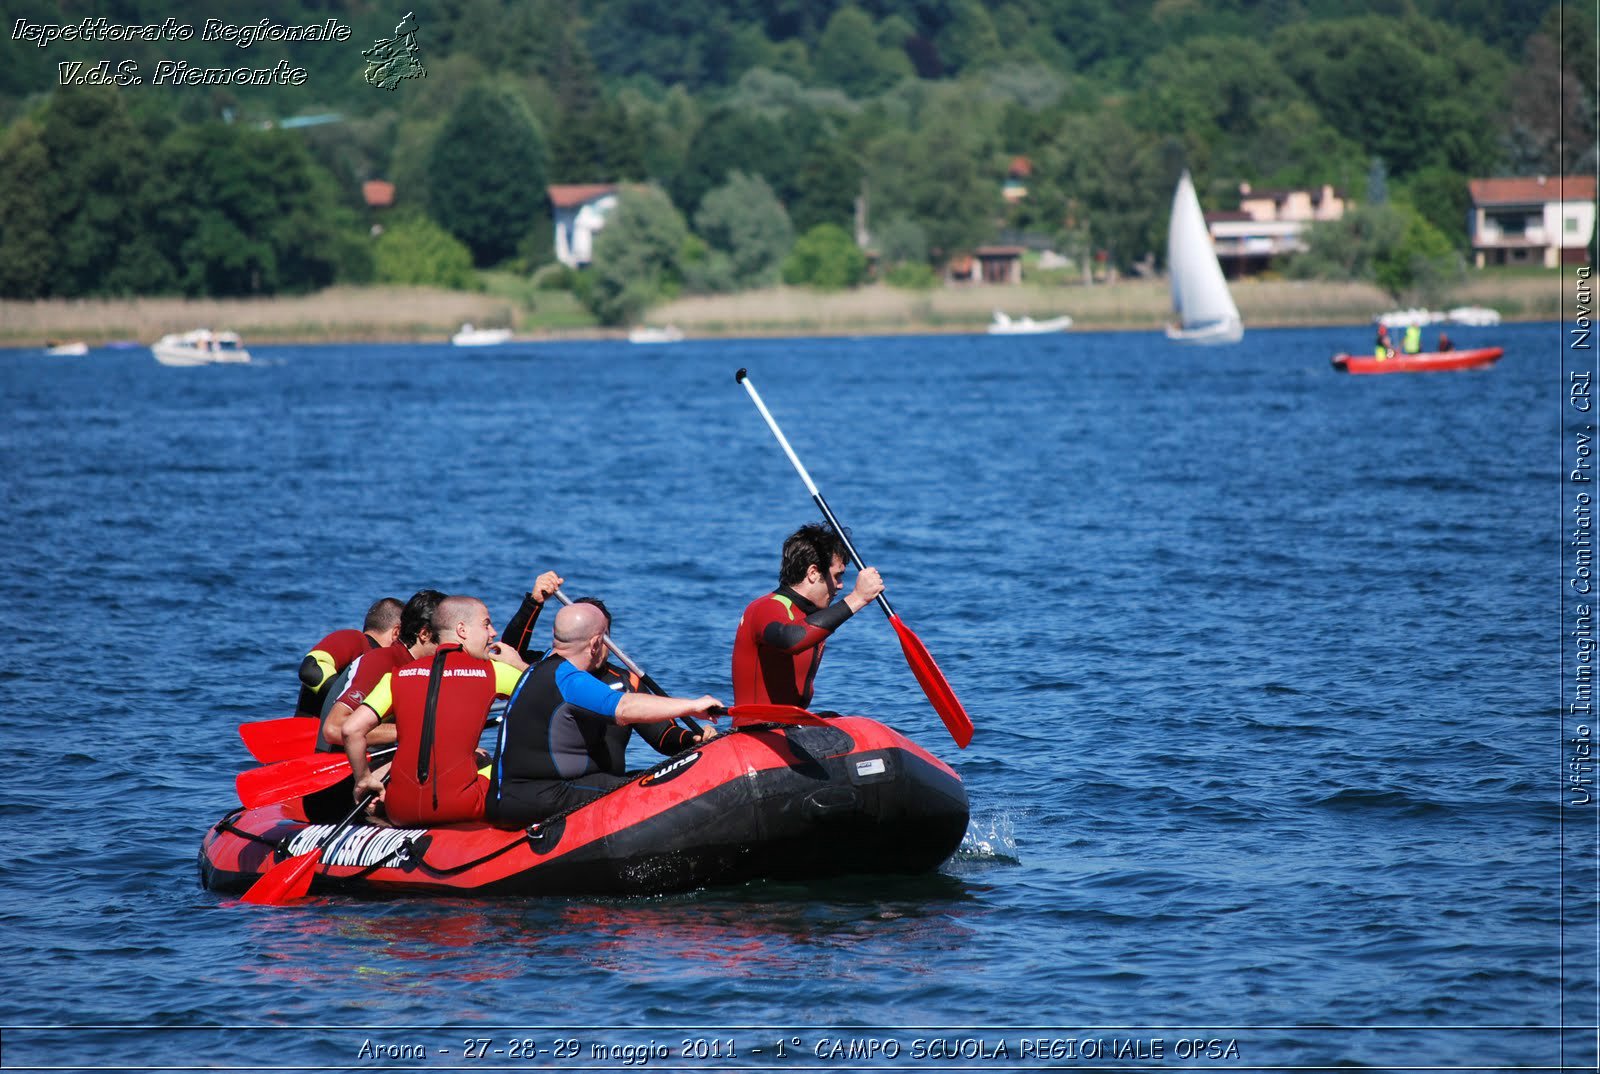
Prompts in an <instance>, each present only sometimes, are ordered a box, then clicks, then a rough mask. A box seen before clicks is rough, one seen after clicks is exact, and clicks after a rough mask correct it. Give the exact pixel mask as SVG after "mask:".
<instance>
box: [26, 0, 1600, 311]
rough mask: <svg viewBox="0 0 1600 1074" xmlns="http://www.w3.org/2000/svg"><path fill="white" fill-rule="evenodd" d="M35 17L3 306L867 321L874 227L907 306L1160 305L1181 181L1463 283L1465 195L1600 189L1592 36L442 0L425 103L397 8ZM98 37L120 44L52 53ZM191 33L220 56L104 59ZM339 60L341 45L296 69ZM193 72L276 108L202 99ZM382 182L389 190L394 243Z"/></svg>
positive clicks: (1428, 6) (1426, 24) (1510, 26)
mask: <svg viewBox="0 0 1600 1074" xmlns="http://www.w3.org/2000/svg"><path fill="white" fill-rule="evenodd" d="M10 6H11V8H12V10H10V11H8V18H9V19H10V20H11V22H10V25H8V27H7V31H8V34H9V38H8V40H7V43H6V54H5V55H6V61H7V62H6V63H5V64H0V295H3V296H7V297H25V298H26V297H47V296H82V295H122V294H154V293H182V294H190V295H241V294H272V293H281V292H291V291H303V290H309V289H314V288H318V287H322V286H326V285H328V284H330V283H333V282H363V281H369V280H385V281H404V282H421V283H437V284H442V285H446V286H472V284H473V280H474V272H473V269H474V268H485V267H490V266H502V267H510V268H514V269H516V270H518V271H522V272H530V273H532V272H540V273H541V274H542V277H543V278H544V279H546V280H548V281H549V285H550V286H561V287H571V288H572V289H574V290H575V291H577V292H578V293H579V294H580V295H581V296H582V297H583V298H584V300H585V301H586V302H587V303H588V304H589V305H590V307H591V308H592V309H593V310H594V311H595V312H596V313H597V315H599V316H601V317H602V318H603V319H605V320H608V321H619V320H625V319H627V318H628V317H630V316H633V315H635V314H636V313H637V312H638V310H640V309H641V308H643V307H644V306H645V305H647V304H648V303H649V302H650V301H652V300H654V299H656V298H658V297H660V296H661V295H663V294H671V293H677V292H679V291H683V290H688V291H696V290H704V291H718V290H733V289H737V288H743V287H750V286H759V285H763V284H766V283H770V282H775V281H777V280H778V279H780V278H782V279H785V280H788V281H790V282H795V283H811V284H813V285H818V286H849V285H851V284H852V283H854V282H857V281H859V280H860V279H861V278H862V277H863V276H864V274H865V271H866V265H867V263H868V262H867V260H866V258H865V257H864V255H863V252H862V251H861V250H859V249H857V248H856V244H855V240H854V236H855V235H856V234H858V228H859V227H860V226H861V225H863V224H864V225H865V228H866V233H867V234H868V235H869V236H870V243H869V245H870V247H871V253H872V255H873V256H874V258H875V259H876V264H877V266H878V269H879V270H880V271H881V272H882V273H883V274H884V275H885V277H886V278H888V279H889V280H890V281H891V282H900V283H904V284H906V285H919V284H926V283H928V282H929V281H931V280H932V279H933V278H934V274H935V271H936V269H937V268H938V267H939V266H940V265H941V264H942V263H943V262H944V261H945V260H946V259H947V258H949V257H951V256H953V255H955V254H958V253H961V252H963V251H966V250H970V249H971V248H972V247H973V246H975V245H977V244H981V243H984V242H991V241H995V240H999V239H1005V240H1008V241H1013V242H1016V241H1021V242H1024V243H1026V244H1029V245H1034V246H1040V247H1045V246H1047V247H1050V248H1053V249H1055V250H1057V251H1060V252H1062V253H1065V254H1067V255H1068V256H1069V257H1072V258H1073V259H1075V260H1077V261H1079V262H1080V263H1082V262H1084V261H1090V262H1093V263H1095V264H1099V265H1102V266H1105V267H1114V268H1116V269H1118V270H1120V271H1123V272H1128V271H1149V270H1150V269H1151V268H1152V267H1153V266H1159V261H1160V252H1161V250H1162V248H1163V240H1164V234H1165V228H1166V215H1167V213H1166V209H1167V205H1168V203H1169V201H1170V198H1171V191H1172V184H1173V182H1174V180H1175V178H1176V176H1177V174H1178V172H1179V171H1180V170H1181V169H1182V168H1184V167H1188V168H1189V169H1191V171H1192V172H1193V173H1194V175H1195V178H1196V182H1197V185H1198V186H1199V187H1200V191H1201V200H1202V202H1203V203H1204V204H1205V206H1206V208H1208V209H1223V208H1234V207H1235V206H1236V205H1237V197H1238V188H1239V184H1240V183H1242V182H1249V183H1251V184H1252V185H1253V186H1255V187H1257V188H1263V187H1266V188H1272V187H1285V186H1320V185H1321V184H1324V183H1329V184H1332V185H1334V186H1335V187H1336V188H1338V189H1340V190H1341V191H1342V192H1344V193H1345V194H1347V195H1348V196H1350V197H1352V198H1353V199H1355V200H1356V201H1358V202H1361V203H1364V204H1367V205H1372V206H1383V207H1384V212H1386V213H1387V214H1389V220H1388V225H1387V226H1389V227H1390V230H1391V231H1392V232H1393V234H1394V235H1396V236H1398V237H1400V238H1397V240H1396V241H1401V240H1402V239H1403V241H1404V242H1406V243H1409V244H1410V247H1409V248H1410V249H1411V252H1412V253H1416V252H1418V251H1421V252H1425V253H1426V254H1427V255H1428V256H1429V257H1431V258H1433V259H1435V260H1436V261H1437V260H1438V259H1441V258H1446V257H1449V256H1452V255H1454V256H1457V257H1459V254H1460V252H1461V251H1463V250H1464V249H1465V246H1466V241H1467V239H1466V230H1465V223H1466V214H1467V205H1468V200H1467V187H1466V181H1467V179H1468V177H1471V176H1480V175H1494V174H1536V173H1545V174H1556V173H1561V172H1571V171H1593V169H1594V167H1595V158H1596V115H1595V110H1596V109H1595V102H1596V82H1595V71H1596V41H1595V25H1596V10H1595V0H1582V2H1580V3H1577V4H1567V5H1556V4H1551V3H1548V2H1545V3H1516V2H1493V0H1126V2H1123V3H1113V2H1111V0H998V2H997V0H988V2H980V0H858V2H854V3H845V2H836V0H761V2H756V0H675V2H673V3H670V4H667V3H662V2H660V0H598V2H596V0H590V2H587V3H581V4H580V3H578V2H577V0H426V2H418V3H416V4H415V5H412V6H410V8H409V9H410V10H411V11H412V12H414V14H413V16H412V19H411V20H410V21H411V22H412V23H414V25H415V32H414V35H413V36H412V37H411V38H410V39H409V41H410V43H412V44H413V45H414V46H415V53H414V56H415V58H416V59H417V60H418V61H419V62H420V63H421V65H422V66H423V68H424V69H425V72H426V74H425V76H424V77H415V78H410V79H405V80H403V81H401V82H400V83H399V84H398V85H397V86H396V87H395V88H393V89H388V90H386V89H383V88H378V87H376V86H373V85H371V84H369V83H368V82H367V80H366V79H365V77H364V75H365V73H366V60H364V59H363V56H362V52H363V50H364V49H368V48H371V47H372V46H373V45H374V43H375V42H377V41H379V40H380V39H391V40H392V39H395V32H396V24H397V23H398V22H399V21H400V19H401V16H403V15H404V14H405V13H406V12H405V10H402V9H400V8H394V9H387V8H380V7H378V6H376V5H374V4H372V3H371V2H370V0H300V3H298V4H293V3H289V4H279V5H274V14H273V15H272V16H271V18H270V20H263V19H262V17H261V11H260V8H259V7H258V6H247V5H244V4H242V3H238V2H235V0H213V2H211V3H208V4H207V5H204V6H203V7H202V6H199V5H191V4H177V5H172V4H154V3H143V2H136V0H125V2H112V3H101V4H96V5H94V11H93V13H92V15H91V14H90V12H88V11H87V10H86V8H87V7H88V5H84V4H79V3H68V2H60V3H55V4H51V3H36V2H30V0H20V2H18V3H14V4H12V5H10ZM174 9H176V12H175V10H174ZM84 19H104V20H105V22H106V23H107V24H110V25H111V27H112V29H107V28H106V27H105V26H90V27H89V28H88V30H87V31H86V32H81V33H80V34H79V36H80V37H81V36H93V37H95V39H94V40H67V39H60V38H57V39H54V40H49V41H44V40H43V39H42V38H43V36H44V35H43V34H42V33H41V31H40V30H39V29H38V28H39V27H42V26H56V27H63V26H81V24H82V20H84ZM164 20H176V21H177V22H178V23H182V24H187V25H189V26H191V27H193V29H194V31H195V33H194V35H193V36H192V37H190V38H187V39H181V40H180V39H174V38H173V37H172V35H171V34H170V33H168V34H166V35H165V36H158V37H157V39H155V40H143V39H140V40H126V39H108V38H112V37H114V35H115V34H116V31H115V29H114V28H115V27H116V26H124V27H128V26H143V27H147V28H148V27H156V26H160V25H161V24H163V21H164ZM208 20H216V22H218V23H220V24H222V26H223V29H221V30H216V29H213V30H212V32H207V24H208ZM329 20H334V21H333V23H330V22H329ZM263 21H266V22H268V23H270V24H272V28H271V29H270V32H269V31H266V30H262V29H261V28H260V24H261V23H263ZM329 25H333V26H335V27H342V28H343V32H344V39H342V40H340V39H327V40H320V39H316V38H315V37H313V38H312V39H310V40H294V41H288V40H281V38H282V37H284V36H292V35H288V34H285V33H284V32H283V31H284V29H285V28H288V29H291V30H292V29H296V28H305V27H327V26H329ZM229 26H231V27H232V28H233V31H234V32H232V33H231V34H230V33H229V32H228V31H227V29H226V27H229ZM241 29H242V30H243V31H244V35H243V36H241V35H240V33H239V32H237V31H239V30H241ZM252 35H253V36H254V37H256V38H257V39H255V40H250V41H249V43H248V45H246V44H242V43H241V42H243V41H246V40H248V38H249V37H250V36H252ZM121 36H122V37H123V38H126V37H128V36H129V34H127V33H126V32H124V33H123V34H122V35H121ZM207 38H210V39H209V40H208V39H207ZM103 61H110V62H109V64H107V65H105V66H103V67H102V68H101V74H102V75H105V76H109V77H102V78H99V79H97V78H95V77H93V76H90V77H84V75H83V72H85V71H88V72H93V71H94V70H95V65H97V64H102V62H103ZM163 61H168V62H169V66H170V61H183V62H184V63H186V64H187V65H188V67H189V68H192V69H205V68H218V69H221V70H223V71H225V72H234V71H236V70H238V69H239V68H248V69H250V70H251V71H255V70H267V69H272V68H273V67H274V65H277V70H278V76H277V77H276V78H275V79H274V80H273V81H272V82H271V84H265V85H244V84H239V81H240V80H241V79H243V78H244V77H245V76H244V75H239V76H238V77H234V76H232V75H229V76H228V78H227V80H224V84H204V83H203V82H202V84H188V83H185V82H182V81H179V80H176V79H173V78H161V79H158V78H157V72H159V71H160V70H161V68H160V67H159V65H160V64H161V63H162V62H163ZM74 63H81V65H82V66H81V67H72V66H71V65H72V64H74ZM286 69H292V70H293V71H294V72H295V75H294V77H293V78H285V77H282V76H283V72H284V71H285V70H286ZM119 72H120V73H121V74H123V75H124V76H126V77H125V78H124V79H123V81H122V82H121V84H117V78H116V76H117V75H118V74H119ZM134 72H137V77H138V78H139V79H140V81H138V82H134V81H132V78H133V77H135V76H134V74H133V73H134ZM64 81H82V82H88V83H93V82H95V81H107V82H111V83H113V84H110V85H94V84H85V85H63V84H62V83H63V82H64ZM196 81H200V80H199V79H196ZM286 120H287V121H290V122H288V123H286V122H285V121H286ZM1019 158H1020V162H1021V170H1022V171H1024V172H1025V173H1026V174H1025V176H1023V177H1021V178H1020V179H1018V181H1022V182H1025V184H1026V188H1027V194H1026V196H1025V197H1023V198H1021V199H1019V200H1014V201H1012V200H1007V199H1005V198H1003V197H1002V194H1001V191H1002V186H1003V184H1004V183H1005V182H1006V180H1007V178H1008V174H1010V173H1013V172H1016V171H1018V166H1019ZM375 178H381V179H386V180H389V181H391V182H393V183H394V184H395V189H396V197H395V203H394V205H393V206H392V207H389V208H386V209H384V210H382V213H381V216H379V215H376V213H375V210H372V209H370V208H368V207H367V206H366V205H365V203H364V202H363V200H362V196H361V184H362V183H363V182H364V181H366V180H369V179H375ZM600 182H603V183H626V184H629V185H628V186H627V187H626V191H627V192H626V193H625V194H624V197H623V204H622V206H621V207H620V208H619V210H618V213H617V216H616V218H615V219H613V220H612V221H611V222H609V223H608V225H607V228H606V230H605V232H603V233H602V235H601V239H600V242H599V243H598V244H597V247H596V251H595V263H594V265H593V266H592V267H591V268H590V269H587V270H585V271H584V272H582V273H577V274H573V273H565V272H562V271H559V270H555V269H552V268H549V267H548V266H549V265H550V263H551V262H553V260H554V258H553V250H552V243H551V223H550V207H549V203H548V201H547V199H546V197H545V194H544V191H545V187H546V185H547V184H550V183H600ZM378 224H381V226H380V227H375V226H374V225H378ZM1366 224H1367V225H1368V226H1369V229H1370V228H1371V227H1373V225H1374V222H1373V221H1372V220H1368V221H1366ZM1360 225H1361V218H1360V214H1359V213H1358V214H1357V215H1356V219H1355V220H1354V221H1353V222H1352V225H1351V227H1352V228H1355V229H1359V226H1360ZM1349 238H1350V236H1349V235H1346V236H1345V239H1346V240H1349ZM1326 261H1327V259H1326V258H1324V262H1326ZM1380 261H1381V259H1380ZM1374 264H1378V262H1374V261H1373V259H1371V258H1368V259H1365V260H1362V259H1359V258H1358V259H1356V260H1355V261H1351V262H1348V263H1347V264H1346V265H1345V271H1348V272H1351V273H1353V274H1360V273H1368V274H1370V273H1372V272H1373V271H1381V264H1379V267H1378V268H1377V269H1374ZM1324 267H1326V266H1324ZM1401 282H1402V283H1403V282H1404V281H1401Z"/></svg>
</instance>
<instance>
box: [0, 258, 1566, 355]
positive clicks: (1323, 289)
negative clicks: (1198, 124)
mask: <svg viewBox="0 0 1600 1074" xmlns="http://www.w3.org/2000/svg"><path fill="white" fill-rule="evenodd" d="M1563 286H1565V285H1564V284H1563V283H1562V277H1560V276H1558V275H1556V274H1554V273H1550V274H1545V275H1529V276H1512V275H1498V274H1490V275H1477V274H1473V275H1469V277H1468V279H1467V280H1466V281H1465V282H1464V283H1463V284H1461V285H1460V286H1458V287H1456V288H1455V289H1454V290H1453V292H1452V293H1451V294H1450V295H1449V297H1448V300H1447V302H1446V303H1442V305H1482V306H1490V307H1493V308H1495V309H1498V310H1499V311H1500V312H1501V314H1502V315H1503V316H1505V317H1506V318H1508V319H1521V320H1554V319H1559V318H1560V317H1561V316H1562V315H1563V313H1562V297H1563V291H1562V289H1563ZM1233 295H1234V299H1235V301H1236V302H1237V303H1238V305H1239V310H1240V313H1241V314H1242V315H1243V317H1244V321H1245V324H1246V325H1247V326H1251V327H1256V328H1263V327H1268V326H1272V325H1319V324H1366V323H1370V322H1371V320H1372V318H1373V317H1374V316H1376V315H1377V314H1378V313H1381V312H1382V311H1384V310H1387V309H1392V308H1394V306H1395V305H1396V304H1395V303H1394V302H1393V301H1392V300H1390V299H1389V298H1388V296H1387V295H1385V294H1384V293H1383V292H1382V291H1380V290H1378V289H1377V288H1376V287H1372V286H1370V285H1368V284H1359V283H1322V282H1315V281H1293V280H1247V281H1243V282H1238V283H1235V284H1234V285H1233ZM562 298H563V300H565V301H566V305H561V304H560V303H557V302H554V301H550V300H549V296H546V297H545V298H544V299H541V300H540V302H539V305H540V307H541V310H530V309H527V308H525V305H524V304H521V303H519V302H517V301H516V300H515V298H514V297H509V296H507V295H504V294H502V295H492V294H482V293H472V292H460V291H444V290H437V289H432V288H420V287H336V288H331V289H329V290H326V291H322V292H319V293H317V294H312V295H298V296H284V297H277V298H259V299H182V298H132V299H92V300H91V299H80V300H66V299H48V300H43V301H36V302H19V301H0V344H10V345H13V346H38V345H40V344H41V343H43V342H44V341H45V340H48V339H82V340H84V341H85V342H88V343H107V342H110V341H113V340H137V341H139V342H141V343H150V342H153V341H154V340H156V339H157V338H159V337H160V336H162V335H164V334H166V333H168V332H181V331H186V330H188V329H190V328H197V327H202V326H203V327H209V328H215V329H232V330H233V331H236V332H238V333H240V335H242V336H243V337H244V339H245V342H246V344H247V345H249V344H251V343H264V342H269V341H271V342H316V341H330V340H440V339H444V338H447V337H448V336H449V335H450V334H451V333H452V332H454V331H455V330H456V329H457V328H458V327H459V326H460V325H461V323H462V322H463V321H471V322H473V323H474V324H478V325H496V326H508V327H511V328H514V329H518V330H519V331H521V332H523V333H525V334H537V335H541V336H546V337H552V336H563V337H596V336H615V335H618V334H620V332H619V330H616V329H603V328H598V327H596V326H594V325H593V324H587V325H585V324H580V323H578V322H579V321H581V320H582V316H583V315H582V311H581V310H578V309H577V307H576V305H575V303H573V302H572V301H571V300H570V298H569V296H562ZM1169 302H1170V300H1169V297H1168V292H1167V284H1166V281H1165V280H1122V281H1118V282H1117V283H1114V284H1100V285H1094V286H1084V285H1082V284H1072V285H1062V284H1053V285H1040V284H1019V285H1010V286H984V285H971V286H960V287H938V288H935V289H933V290H931V291H903V290H898V289H896V288H892V287H888V286H885V285H882V284H876V285H873V286H870V287H862V288H859V289H857V290H854V291H843V292H818V291H810V290H806V289H804V288H794V287H776V288H771V289H768V290H762V291H747V292H744V293H741V294H733V295H697V296H691V297H685V298H681V299H678V300H675V301H673V302H669V303H666V304H664V305H661V306H657V307H656V308H654V309H652V310H650V311H649V313H648V314H647V316H646V317H645V318H644V319H645V320H647V321H649V322H650V323H653V324H673V325H676V326H677V327H679V328H681V329H683V330H684V331H685V332H687V333H689V334H691V335H698V336H717V335H728V336H758V335H857V334H875V333H899V332H904V333H916V332H977V331H982V330H983V328H984V326H986V325H987V324H988V323H989V320H990V318H991V317H992V316H993V314H994V311H995V310H1003V311H1004V312H1005V313H1007V314H1009V315H1011V316H1013V317H1021V316H1030V317H1034V318H1036V319H1044V318H1048V317H1056V316H1059V315H1060V314H1063V313H1067V314H1071V315H1072V318H1073V326H1074V327H1075V328H1078V329H1089V330H1094V329H1106V330H1119V329H1126V330H1137V331H1151V330H1157V329H1159V328H1160V327H1161V326H1162V325H1164V324H1165V323H1166V322H1167V320H1168V319H1169V317H1170V312H1169ZM1569 304H1570V300H1569ZM544 306H549V307H550V308H549V309H548V310H543V309H542V307H544ZM567 306H572V308H571V309H568V308H567Z"/></svg>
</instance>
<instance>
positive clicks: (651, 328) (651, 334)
mask: <svg viewBox="0 0 1600 1074" xmlns="http://www.w3.org/2000/svg"><path fill="white" fill-rule="evenodd" d="M682 341H683V332H682V331H680V330H679V329H678V327H677V326H676V325H670V324H669V325H666V326H664V327H657V326H655V325H648V324H642V325H639V326H638V327H636V328H631V329H629V330H628V342H629V343H680V342H682Z"/></svg>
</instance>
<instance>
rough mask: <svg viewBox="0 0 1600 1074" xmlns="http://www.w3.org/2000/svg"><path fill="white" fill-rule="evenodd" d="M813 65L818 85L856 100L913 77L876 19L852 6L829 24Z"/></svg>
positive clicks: (817, 48) (901, 55) (899, 52)
mask: <svg viewBox="0 0 1600 1074" xmlns="http://www.w3.org/2000/svg"><path fill="white" fill-rule="evenodd" d="M991 29H992V27H991ZM811 62H812V67H813V69H814V70H815V72H816V77H817V79H818V81H820V82H822V83H823V84H825V85H829V86H838V87H839V88H840V89H842V90H844V91H845V92H846V93H848V94H849V95H850V96H852V97H870V96H872V95H873V94H875V93H881V92H882V91H884V90H886V89H888V88H889V87H890V86H892V85H894V84H895V83H896V82H899V81H900V80H901V79H903V78H909V77H911V74H912V71H911V61H910V60H908V59H907V58H906V55H905V53H904V52H903V51H902V50H900V49H898V48H893V47H885V46H884V45H883V44H881V43H880V42H879V37H878V27H877V26H876V25H875V24H874V23H873V21H872V16H870V15H868V14H867V13H866V12H865V11H862V10H861V9H860V8H858V7H855V6H854V5H851V4H847V5H845V6H844V7H841V8H840V9H839V10H838V11H835V12H834V13H833V17H832V18H831V19H829V20H828V26H827V28H826V29H825V30H823V31H822V36H821V37H820V38H818V39H817V45H816V49H815V50H814V53H813V58H812V61H811Z"/></svg>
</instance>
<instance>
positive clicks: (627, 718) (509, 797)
mask: <svg viewBox="0 0 1600 1074" xmlns="http://www.w3.org/2000/svg"><path fill="white" fill-rule="evenodd" d="M606 626H607V618H606V613H605V612H604V610H603V609H602V608H600V607H598V606H597V605H595V604H592V603H573V604H570V605H568V606H567V607H565V608H562V609H561V611H559V612H557V613H556V620H555V631H554V635H555V637H554V640H553V642H552V644H551V646H550V652H549V654H548V655H547V656H545V658H544V659H543V660H541V661H539V662H538V663H537V664H535V665H534V666H533V667H532V668H530V669H529V670H528V674H527V675H526V676H524V677H523V680H522V684H521V685H520V686H518V687H517V691H516V694H515V695H514V696H513V697H512V699H511V705H510V707H509V708H508V709H507V710H506V716H505V722H504V723H503V724H501V726H500V740H499V743H498V744H497V746H496V749H495V757H494V764H493V767H492V769H491V772H490V789H489V799H488V804H487V810H486V815H487V816H488V818H489V819H490V820H491V821H493V822H494V823H496V824H499V825H502V826H504V827H522V826H524V825H527V824H532V823H534V822H536V821H541V820H544V819H546V818H547V817H552V816H554V815H556V814H557V813H564V812H566V811H567V810H569V809H575V808H577V807H578V806H581V805H584V804H585V803H587V802H591V801H593V800H594V799H596V798H598V797H600V796H601V795H602V794H605V793H606V792H607V791H609V790H612V789H613V788H615V787H619V786H621V785H622V784H624V783H626V782H628V779H629V777H628V776H627V774H626V773H625V772H624V771H623V752H624V750H625V748H626V746H627V741H628V734H629V731H630V730H632V729H633V728H634V727H636V726H639V725H645V724H661V723H667V722H670V721H671V720H674V719H676V718H677V717H679V716H691V715H704V714H706V713H708V712H709V711H710V710H712V709H714V708H716V709H720V708H721V706H722V702H720V701H718V700H717V699H716V698H714V697H712V696H711V695H709V694H705V695H702V696H700V697H698V698H693V699H690V698H684V697H657V696H655V695H652V694H639V693H625V692H622V691H620V690H613V689H611V688H610V687H608V686H607V685H606V684H605V683H604V682H602V681H601V680H600V679H598V678H596V677H595V674H594V673H595V672H597V671H599V670H600V669H601V668H602V667H604V665H605V662H606V653H607V651H608V650H607V648H606V643H605V637H606ZM655 737H656V738H659V737H660V736H655ZM646 738H647V741H649V740H651V738H652V736H646ZM693 741H696V739H695V738H694V737H693V736H689V737H688V738H687V740H686V741H684V742H682V743H681V744H682V745H687V744H690V743H692V742H693ZM652 744H655V745H656V748H657V749H658V750H660V751H661V752H664V753H671V752H674V750H673V748H672V747H671V746H670V745H667V746H665V747H664V746H663V745H661V744H656V742H654V741H653V742H652Z"/></svg>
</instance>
